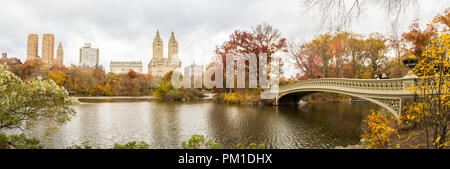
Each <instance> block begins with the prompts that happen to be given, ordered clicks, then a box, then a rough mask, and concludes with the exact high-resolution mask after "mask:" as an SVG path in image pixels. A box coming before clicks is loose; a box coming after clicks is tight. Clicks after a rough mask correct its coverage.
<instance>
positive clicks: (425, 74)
mask: <svg viewBox="0 0 450 169" xmlns="http://www.w3.org/2000/svg"><path fill="white" fill-rule="evenodd" d="M449 52H450V35H448V34H445V33H441V35H440V36H439V37H438V38H433V39H432V40H431V42H430V44H429V45H428V48H427V49H426V50H425V51H424V52H423V53H422V57H423V59H422V60H421V61H420V62H419V64H418V65H417V66H416V68H415V69H414V71H415V72H416V74H417V76H419V77H420V80H419V83H418V86H415V87H413V88H411V90H412V91H413V92H414V93H416V94H417V96H418V101H417V102H415V103H413V104H412V105H410V106H408V107H407V110H406V112H405V114H404V121H405V122H406V123H408V122H413V123H414V122H415V123H418V124H419V126H420V127H421V129H422V130H423V131H424V132H425V135H426V143H425V145H426V147H427V148H445V147H448V146H449V145H450V134H449V126H448V125H449V117H450V58H449V57H448V53H449Z"/></svg>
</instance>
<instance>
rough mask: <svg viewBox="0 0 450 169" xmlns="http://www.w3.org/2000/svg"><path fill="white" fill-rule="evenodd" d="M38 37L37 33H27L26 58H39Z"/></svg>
mask: <svg viewBox="0 0 450 169" xmlns="http://www.w3.org/2000/svg"><path fill="white" fill-rule="evenodd" d="M38 44H39V38H38V35H37V34H29V35H28V41H27V60H33V59H37V58H39V56H38Z"/></svg>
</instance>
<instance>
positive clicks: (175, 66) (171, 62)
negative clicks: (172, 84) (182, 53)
mask: <svg viewBox="0 0 450 169" xmlns="http://www.w3.org/2000/svg"><path fill="white" fill-rule="evenodd" d="M168 46H169V56H168V58H164V57H163V56H164V53H163V49H164V48H163V41H162V39H161V37H160V35H159V31H156V36H155V39H154V40H153V58H152V59H151V60H150V63H149V64H148V74H149V75H151V76H153V77H162V76H164V75H166V74H167V73H168V72H170V71H176V72H179V73H181V71H182V68H181V61H180V59H178V42H177V40H176V39H175V35H174V33H173V32H172V34H171V37H170V39H169V43H168Z"/></svg>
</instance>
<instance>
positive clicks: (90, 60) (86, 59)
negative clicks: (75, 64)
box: [80, 43, 99, 67]
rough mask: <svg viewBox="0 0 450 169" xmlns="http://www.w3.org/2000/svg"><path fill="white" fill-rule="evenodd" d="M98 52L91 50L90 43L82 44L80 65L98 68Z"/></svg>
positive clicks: (95, 49)
mask: <svg viewBox="0 0 450 169" xmlns="http://www.w3.org/2000/svg"><path fill="white" fill-rule="evenodd" d="M98 62H99V50H98V48H92V47H91V44H90V43H84V46H83V47H81V48H80V65H81V66H85V67H98V66H99V64H98Z"/></svg>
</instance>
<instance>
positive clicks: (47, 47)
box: [42, 34, 55, 65]
mask: <svg viewBox="0 0 450 169" xmlns="http://www.w3.org/2000/svg"><path fill="white" fill-rule="evenodd" d="M54 53H55V35H53V34H44V37H43V38H42V63H44V64H46V65H53V64H54V62H55V61H54V57H55V54H54Z"/></svg>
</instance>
